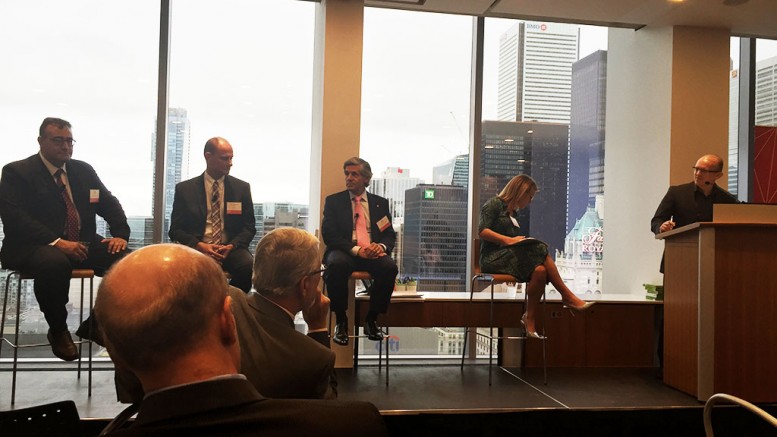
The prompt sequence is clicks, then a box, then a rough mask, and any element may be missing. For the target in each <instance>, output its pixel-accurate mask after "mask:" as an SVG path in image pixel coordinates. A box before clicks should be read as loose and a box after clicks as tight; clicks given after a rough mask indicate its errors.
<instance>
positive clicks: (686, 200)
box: [650, 182, 739, 234]
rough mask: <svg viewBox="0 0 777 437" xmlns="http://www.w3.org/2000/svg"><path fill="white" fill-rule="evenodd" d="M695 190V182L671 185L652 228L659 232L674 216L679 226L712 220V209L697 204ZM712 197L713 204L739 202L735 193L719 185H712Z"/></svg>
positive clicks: (654, 216)
mask: <svg viewBox="0 0 777 437" xmlns="http://www.w3.org/2000/svg"><path fill="white" fill-rule="evenodd" d="M695 192H696V184H695V183H693V182H691V183H687V184H682V185H675V186H672V187H669V190H667V192H666V195H664V198H663V199H661V203H660V204H659V205H658V208H657V209H656V213H655V214H654V215H653V219H652V220H651V221H650V230H651V231H653V233H654V234H658V233H659V228H660V227H661V223H663V222H665V221H667V220H669V218H670V217H672V216H674V222H675V225H676V227H678V228H679V227H681V226H685V225H689V224H691V223H696V222H708V221H711V220H712V210H709V211H704V210H702V209H701V208H700V207H699V206H698V205H697V204H696V199H695V198H694V193H695ZM710 197H711V198H712V199H711V200H712V203H713V204H715V203H738V202H739V201H738V200H737V198H736V197H734V195H733V194H731V193H729V192H728V191H726V190H724V189H722V188H720V187H719V186H717V185H715V186H713V187H712V192H711V193H710Z"/></svg>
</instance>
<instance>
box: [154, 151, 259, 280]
mask: <svg viewBox="0 0 777 437" xmlns="http://www.w3.org/2000/svg"><path fill="white" fill-rule="evenodd" d="M204 155H205V163H206V166H207V167H206V169H205V172H204V173H203V174H201V175H199V176H197V177H196V178H194V179H189V180H188V181H183V182H181V183H179V184H177V185H176V186H175V198H174V200H173V212H172V213H171V214H170V231H169V232H168V235H170V239H171V240H173V241H176V242H178V243H181V244H185V245H187V246H189V247H192V248H194V249H197V250H198V251H200V252H202V253H204V254H205V255H208V256H209V257H211V258H213V259H214V260H216V261H217V262H218V263H219V264H221V266H222V268H223V269H224V270H225V271H226V272H228V273H229V274H230V276H232V281H231V284H232V285H233V286H235V287H237V288H239V289H241V290H243V291H244V292H246V293H248V292H249V291H251V268H252V266H253V262H254V259H253V257H252V256H251V253H250V252H248V245H249V244H251V240H253V238H254V235H256V219H255V218H254V203H253V201H252V200H251V186H250V185H249V184H248V183H247V182H243V181H241V180H240V179H238V178H236V177H233V176H230V175H229V170H230V168H231V167H232V157H233V153H232V145H230V144H229V142H228V141H227V140H225V139H224V138H219V137H215V138H211V139H209V140H208V141H207V142H206V143H205V151H204Z"/></svg>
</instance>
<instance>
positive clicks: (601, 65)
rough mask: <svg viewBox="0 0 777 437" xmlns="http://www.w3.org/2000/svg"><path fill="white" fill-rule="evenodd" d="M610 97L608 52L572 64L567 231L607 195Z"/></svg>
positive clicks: (594, 54)
mask: <svg viewBox="0 0 777 437" xmlns="http://www.w3.org/2000/svg"><path fill="white" fill-rule="evenodd" d="M606 98H607V52H606V51H603V50H599V51H596V52H594V53H591V54H590V55H588V56H586V57H585V58H583V59H581V60H579V61H577V62H575V63H574V64H572V112H571V115H570V125H569V184H568V198H567V228H566V230H567V232H569V231H570V230H571V229H572V227H573V226H574V225H575V223H576V222H577V220H579V219H580V218H581V217H582V216H583V214H585V213H586V210H587V208H588V207H590V206H594V202H595V199H596V196H598V195H601V194H604V134H605V126H604V124H605V115H606V101H607V100H606Z"/></svg>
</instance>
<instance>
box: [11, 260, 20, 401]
mask: <svg viewBox="0 0 777 437" xmlns="http://www.w3.org/2000/svg"><path fill="white" fill-rule="evenodd" d="M14 273H16V275H17V276H16V278H17V279H16V332H15V333H14V340H13V344H14V346H13V375H12V376H11V405H14V404H15V403H16V370H17V369H18V367H19V321H20V320H21V318H22V317H21V311H20V309H21V307H22V305H21V300H22V299H21V298H22V273H21V272H13V273H11V275H13V274H14ZM11 275H9V276H8V277H9V279H10V277H11Z"/></svg>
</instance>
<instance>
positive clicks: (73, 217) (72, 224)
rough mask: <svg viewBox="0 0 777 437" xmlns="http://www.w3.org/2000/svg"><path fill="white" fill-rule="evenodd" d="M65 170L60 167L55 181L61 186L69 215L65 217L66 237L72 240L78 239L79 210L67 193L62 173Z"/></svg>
mask: <svg viewBox="0 0 777 437" xmlns="http://www.w3.org/2000/svg"><path fill="white" fill-rule="evenodd" d="M64 173H65V172H64V171H63V170H62V169H61V168H60V169H58V170H57V171H56V172H54V181H55V182H56V183H57V187H59V192H60V194H61V195H62V200H64V201H65V209H66V210H67V217H66V218H65V239H67V240H70V241H78V237H79V230H78V227H79V226H78V211H77V210H76V206H75V205H73V201H72V200H71V199H70V196H69V195H68V194H67V188H66V187H65V181H64V180H63V179H62V175H63V174H64Z"/></svg>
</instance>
